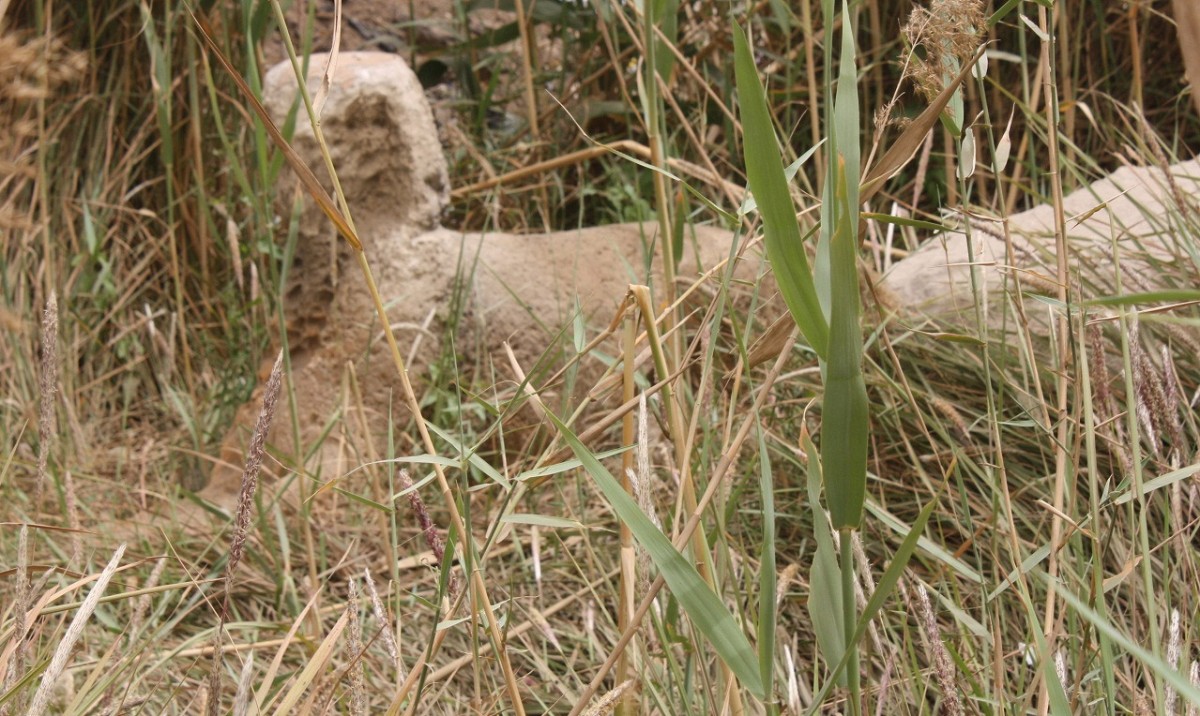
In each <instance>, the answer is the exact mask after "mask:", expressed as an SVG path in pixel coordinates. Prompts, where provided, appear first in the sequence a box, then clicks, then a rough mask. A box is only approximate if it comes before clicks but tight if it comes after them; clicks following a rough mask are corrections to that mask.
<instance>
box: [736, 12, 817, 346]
mask: <svg viewBox="0 0 1200 716" xmlns="http://www.w3.org/2000/svg"><path fill="white" fill-rule="evenodd" d="M733 49H734V62H733V64H734V72H735V74H736V77H737V89H738V106H739V108H740V109H741V115H742V127H743V131H744V136H743V138H742V145H743V146H742V151H743V153H744V156H745V160H746V179H747V181H748V182H749V184H750V191H752V192H753V193H754V197H755V201H756V202H757V204H758V210H759V213H760V214H761V215H762V221H763V239H764V241H765V243H766V246H767V258H769V259H770V261H771V267H772V268H773V269H774V271H775V278H776V281H777V282H778V284H779V292H780V293H781V294H783V299H784V302H785V303H787V307H788V311H790V312H791V314H792V317H793V318H794V319H795V320H796V325H797V326H799V327H800V332H801V333H803V334H804V338H805V339H806V340H807V341H808V342H809V344H810V345H811V346H812V347H813V350H815V351H816V352H817V355H818V356H822V357H823V356H825V354H826V352H827V351H828V348H829V326H828V325H827V324H826V322H825V315H824V314H823V313H822V311H821V304H820V302H819V301H818V300H817V291H816V287H815V286H814V285H813V277H812V270H811V269H810V268H809V264H808V255H807V254H806V253H805V251H804V244H803V243H802V242H801V240H800V225H799V223H798V222H797V221H796V213H795V207H794V206H793V205H792V196H791V194H790V193H789V192H788V186H787V179H786V178H784V174H783V159H782V157H781V156H780V154H779V145H778V144H777V141H776V137H775V128H774V127H773V126H772V124H771V117H770V114H768V112H767V100H766V96H765V95H764V93H763V88H762V84H761V83H760V82H759V80H758V71H757V70H756V69H755V67H754V59H753V57H752V56H751V54H750V47H749V44H748V43H747V41H746V34H745V33H744V32H743V31H742V28H741V27H739V26H738V25H736V24H735V25H734V28H733Z"/></svg>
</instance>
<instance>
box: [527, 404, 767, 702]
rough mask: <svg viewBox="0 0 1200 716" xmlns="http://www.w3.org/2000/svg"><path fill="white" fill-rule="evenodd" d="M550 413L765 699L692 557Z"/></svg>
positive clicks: (748, 653) (698, 618)
mask: <svg viewBox="0 0 1200 716" xmlns="http://www.w3.org/2000/svg"><path fill="white" fill-rule="evenodd" d="M546 415H547V417H548V418H549V419H550V421H551V422H553V423H554V426H555V427H556V428H557V429H558V431H559V434H560V435H562V437H563V440H564V441H565V442H566V443H567V445H569V446H570V448H571V450H572V451H573V452H574V453H575V457H577V458H579V461H580V462H581V463H583V467H584V469H585V470H587V472H588V474H589V475H591V477H592V479H593V480H595V482H596V485H597V487H599V488H600V491H601V492H602V493H603V494H604V498H605V499H606V500H608V503H609V504H610V505H612V508H613V511H614V512H616V513H617V517H619V518H620V519H621V521H622V522H624V523H625V524H626V525H627V526H628V527H629V529H630V531H631V532H632V533H633V536H634V538H635V539H636V540H637V541H638V543H639V544H641V545H642V547H643V548H645V550H646V552H647V553H648V554H649V555H650V559H651V560H653V561H654V564H655V566H656V567H658V569H659V571H660V572H661V573H662V576H663V579H664V580H665V581H666V583H667V587H669V588H670V590H671V593H672V594H674V595H675V599H676V600H677V601H678V602H679V605H680V606H681V607H683V610H684V611H685V612H686V613H687V615H688V617H689V618H690V619H691V620H692V624H694V625H695V627H696V629H698V630H699V631H700V633H701V634H703V635H704V637H705V638H706V639H708V641H709V643H710V644H712V647H713V650H714V651H716V652H717V656H719V657H720V658H721V660H722V661H724V662H725V663H726V664H727V665H728V666H729V668H730V670H731V671H733V673H734V674H735V675H736V676H737V678H738V680H739V681H741V683H742V685H743V686H745V687H746V689H748V690H749V691H750V693H752V694H754V695H755V696H756V697H758V698H760V699H763V698H766V691H765V689H764V688H763V682H762V678H761V677H760V676H759V665H758V658H757V655H756V654H755V652H754V649H753V648H751V646H750V641H749V640H748V639H747V638H746V635H745V634H744V633H743V632H742V629H741V627H739V626H738V624H737V622H736V621H735V620H734V618H733V615H732V614H730V613H729V610H728V609H726V608H725V605H724V604H723V603H722V602H721V599H720V597H718V596H717V595H716V594H714V593H713V591H712V590H711V589H709V587H708V585H707V584H705V583H704V580H703V579H702V578H701V577H700V573H699V572H697V571H696V566H695V565H694V564H693V563H692V561H691V560H689V559H687V558H685V557H684V556H683V555H682V554H680V552H679V550H677V549H675V546H674V545H673V544H671V541H670V540H669V539H667V537H666V535H664V534H663V533H662V531H661V530H659V529H658V528H657V527H655V526H654V523H653V522H651V521H650V518H648V517H646V515H645V513H644V512H642V510H641V508H640V507H638V505H637V503H636V502H634V500H633V498H632V497H630V496H629V494H628V493H627V492H625V490H623V489H621V484H620V483H619V482H618V481H617V479H616V478H615V477H613V476H612V474H611V473H609V471H608V470H607V469H606V468H605V467H604V466H603V465H601V464H600V461H599V460H597V459H596V457H595V456H594V455H593V454H592V452H591V451H590V450H588V449H587V447H586V446H584V444H583V443H582V442H580V441H579V438H577V437H576V436H575V434H574V433H573V432H571V430H570V429H569V428H568V427H567V426H566V425H565V424H564V423H563V422H562V421H561V420H559V419H558V417H557V416H555V415H553V414H552V413H547V414H546Z"/></svg>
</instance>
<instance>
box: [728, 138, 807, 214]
mask: <svg viewBox="0 0 1200 716" xmlns="http://www.w3.org/2000/svg"><path fill="white" fill-rule="evenodd" d="M824 145H825V140H824V139H822V140H821V141H819V142H817V143H816V144H815V145H813V146H811V147H809V148H808V151H806V152H805V153H803V154H801V155H800V156H799V157H797V158H796V161H794V162H792V163H791V164H789V165H787V168H786V169H784V170H783V176H784V178H785V179H787V181H788V183H789V184H790V183H792V181H794V180H795V179H796V174H797V173H798V172H799V171H800V167H802V166H804V165H805V164H806V163H807V162H808V160H809V159H812V156H813V155H814V154H816V153H817V150H818V149H820V148H821V147H822V146H824ZM757 208H758V201H756V200H755V199H754V193H753V192H750V193H748V194H747V195H746V200H745V201H743V202H742V205H741V206H740V207H738V214H740V215H742V216H745V215H746V214H749V213H750V212H752V211H754V210H755V209H757Z"/></svg>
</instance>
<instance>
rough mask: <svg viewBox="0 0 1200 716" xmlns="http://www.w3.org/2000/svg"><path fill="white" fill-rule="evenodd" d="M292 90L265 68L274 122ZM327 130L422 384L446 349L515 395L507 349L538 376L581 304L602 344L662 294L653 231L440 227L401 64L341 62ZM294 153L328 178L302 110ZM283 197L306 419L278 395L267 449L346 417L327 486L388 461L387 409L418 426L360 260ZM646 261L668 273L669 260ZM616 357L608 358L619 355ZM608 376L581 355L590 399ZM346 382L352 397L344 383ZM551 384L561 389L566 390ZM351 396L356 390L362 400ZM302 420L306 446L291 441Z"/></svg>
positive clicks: (695, 247)
mask: <svg viewBox="0 0 1200 716" xmlns="http://www.w3.org/2000/svg"><path fill="white" fill-rule="evenodd" d="M324 62H325V60H324V57H323V56H314V57H313V58H312V60H311V64H310V67H311V68H312V69H311V71H310V83H309V88H310V91H312V92H315V91H316V88H317V86H318V84H319V81H320V75H321V73H322V72H323V68H324ZM295 93H296V87H295V81H294V79H293V75H292V73H291V68H290V66H288V65H282V66H278V67H276V68H274V69H272V70H271V71H270V72H269V73H268V74H267V81H266V85H265V92H264V94H265V96H266V98H267V106H268V108H269V110H270V111H271V113H272V114H273V115H274V117H275V119H276V121H277V122H282V121H283V120H284V119H285V118H286V115H287V113H288V111H289V109H290V107H291V104H292V102H293V100H294V97H295ZM322 127H323V130H324V134H325V137H326V140H327V142H328V144H329V148H330V153H331V154H332V156H333V158H334V165H335V167H336V169H337V171H338V174H339V177H340V179H341V183H342V187H343V189H344V190H345V192H346V196H347V200H348V202H349V204H350V209H351V213H352V215H353V217H354V220H355V222H356V225H357V228H358V231H359V234H360V236H361V238H362V241H363V244H364V246H365V249H366V255H367V257H368V258H369V260H370V262H371V266H372V272H373V275H374V276H375V279H376V282H377V284H378V286H379V288H380V291H381V292H382V297H383V303H384V305H385V307H386V310H387V314H388V321H389V323H390V324H391V325H392V327H393V329H394V331H395V333H396V336H397V340H398V341H399V344H400V349H401V352H402V354H403V355H404V356H405V358H406V359H407V360H408V363H409V373H410V375H411V377H412V379H413V382H414V383H416V384H417V385H418V390H419V389H420V385H421V384H422V383H423V382H425V381H424V378H425V377H426V374H427V370H428V367H429V366H430V365H431V363H433V362H434V361H435V359H436V358H437V357H438V356H439V355H440V354H441V353H442V351H443V350H444V349H445V348H446V346H448V345H450V342H451V341H453V345H454V350H455V361H456V364H457V367H458V369H459V370H460V371H461V372H462V373H467V372H469V371H471V370H472V369H473V368H474V367H479V368H481V369H482V370H483V371H485V372H483V373H482V374H483V375H495V380H496V381H497V382H499V383H500V386H499V387H498V388H497V390H500V391H504V390H512V389H513V388H514V387H515V386H516V385H517V382H518V381H516V380H515V379H514V375H513V372H512V371H511V369H510V368H509V361H508V359H507V357H506V354H505V352H504V350H503V347H504V344H505V343H508V344H510V345H511V346H512V348H513V351H514V353H515V355H516V357H517V360H518V362H519V363H520V365H521V367H522V368H523V369H524V370H525V371H527V372H531V371H533V369H534V367H535V365H536V364H538V361H539V359H541V358H542V352H543V351H544V350H545V349H546V348H547V347H548V346H551V345H556V344H557V345H562V344H564V341H562V340H561V339H562V336H561V335H560V331H561V329H562V328H563V326H568V333H567V334H566V335H567V337H568V340H566V341H565V344H566V345H570V343H571V341H570V340H569V338H570V336H571V333H570V332H569V331H570V328H569V327H570V324H571V322H572V321H573V320H574V315H575V306H576V301H577V300H578V305H579V306H580V309H581V311H582V315H583V320H584V324H585V325H586V326H588V328H589V335H595V332H596V331H597V330H598V329H599V328H602V327H604V326H607V325H608V323H609V322H610V321H611V320H612V318H613V316H614V312H615V311H616V309H617V307H618V305H619V303H620V301H621V299H622V298H623V297H624V295H625V293H626V291H627V290H628V286H629V285H630V284H631V283H647V282H650V283H651V285H659V286H661V285H662V279H661V277H658V276H656V275H655V276H650V275H647V271H646V269H645V268H644V267H645V266H646V265H648V262H647V261H646V259H645V257H646V255H647V251H648V250H650V249H651V247H653V246H657V245H660V240H659V239H657V238H656V237H655V233H656V231H657V228H656V226H654V225H650V224H646V225H641V224H621V225H615V226H604V227H596V228H589V229H581V230H578V231H564V232H558V233H552V234H533V235H514V234H500V233H497V234H485V235H480V234H462V233H461V232H457V231H452V230H449V229H444V228H440V227H439V226H438V224H437V219H438V216H439V215H440V213H441V210H442V207H443V206H444V204H445V201H446V195H447V187H448V182H447V180H446V164H445V160H444V158H443V157H442V155H441V147H440V145H439V143H438V140H437V136H436V132H435V130H434V126H433V120H432V117H431V115H430V111H429V105H428V103H427V101H426V99H425V96H424V95H423V94H422V93H421V88H420V86H419V83H418V82H417V80H416V78H415V77H414V76H413V75H412V73H411V72H410V71H409V70H408V68H407V67H406V66H405V65H404V62H403V60H401V59H400V58H398V57H397V56H395V55H388V54H383V53H343V54H342V55H340V56H339V58H338V64H337V70H336V74H335V75H334V80H333V85H332V89H331V90H330V93H329V98H328V101H327V102H326V104H325V108H324V112H323V114H322ZM294 146H295V148H296V150H297V152H298V153H299V154H300V156H301V157H302V158H303V160H304V161H305V162H306V163H307V164H308V166H309V167H310V168H312V169H313V171H314V172H315V173H316V174H317V176H319V177H320V176H324V174H325V172H324V170H323V169H322V167H324V161H323V160H322V159H321V157H320V153H319V151H318V148H317V144H316V141H315V139H314V138H313V135H312V132H311V129H309V128H308V123H307V119H306V118H305V117H304V116H303V115H301V116H300V118H299V119H298V120H297V130H296V134H295V140H294ZM276 198H277V201H278V204H279V209H280V214H281V215H282V216H289V215H290V210H289V207H290V206H291V205H292V204H293V202H294V201H296V200H297V199H299V200H300V201H302V202H303V205H304V209H303V211H302V217H301V219H300V223H299V232H300V236H299V241H298V243H297V247H296V254H295V258H294V261H293V265H292V270H291V273H290V278H289V282H288V285H287V287H286V292H285V297H284V305H283V309H284V313H285V316H286V320H287V330H288V339H289V347H290V349H291V356H292V372H291V376H290V377H291V383H292V386H293V387H294V390H295V396H296V411H297V412H296V415H295V416H292V415H291V414H290V411H291V405H290V402H289V401H286V400H284V401H280V411H279V414H277V415H276V418H275V427H274V428H273V429H272V432H271V436H270V439H269V443H270V444H272V445H273V446H275V448H276V449H278V450H280V451H281V452H282V453H284V454H290V455H296V454H298V452H299V450H298V448H303V449H305V450H307V449H308V448H309V447H310V446H312V445H314V444H315V443H316V442H318V441H319V440H321V439H322V433H323V431H325V429H326V427H327V426H328V425H330V424H331V418H332V417H334V416H335V415H336V414H337V412H338V411H339V410H341V411H342V412H343V415H344V419H343V420H341V421H337V422H336V425H337V428H336V430H335V432H334V433H333V434H331V435H328V436H325V438H324V443H323V445H324V446H323V447H322V448H321V449H320V450H319V452H318V453H317V455H316V459H315V460H313V461H311V462H310V463H309V464H308V466H307V467H308V469H309V471H310V473H317V472H318V471H319V474H320V477H321V479H329V478H331V477H334V476H337V475H342V474H345V473H347V472H349V471H350V470H352V469H353V468H355V467H357V466H358V465H360V464H362V462H364V461H367V460H373V459H378V458H379V456H380V455H379V451H380V449H382V447H383V446H384V445H386V442H385V438H384V437H383V434H384V432H385V431H386V428H387V425H388V415H389V411H390V412H391V414H392V415H393V418H394V421H395V423H397V424H399V425H404V424H406V423H407V420H408V412H407V410H405V409H404V407H403V397H402V395H401V393H400V381H399V378H398V375H397V371H396V368H395V365H394V363H393V360H392V356H391V351H390V350H389V349H388V347H387V345H386V343H385V341H384V337H383V331H382V329H381V326H380V323H379V319H378V317H377V315H376V312H375V307H374V303H373V301H372V298H371V296H370V294H369V292H368V291H367V288H366V285H365V281H364V279H363V276H362V272H361V270H360V268H359V266H358V265H357V263H358V262H357V259H356V257H355V255H354V252H353V251H352V250H351V249H350V248H349V246H348V245H347V244H346V242H345V241H344V240H342V239H340V238H339V237H338V236H337V234H336V232H335V231H334V229H333V228H332V226H331V225H330V223H329V221H328V220H327V219H326V218H325V217H324V216H323V215H322V214H321V212H320V210H319V209H317V208H316V207H315V206H314V205H313V202H312V201H311V200H310V199H308V198H307V196H305V195H304V194H303V192H302V191H300V190H297V188H296V182H295V179H294V178H289V179H288V180H286V181H283V182H281V184H280V187H279V192H278V195H277V197H276ZM686 238H687V240H686V241H685V256H684V258H683V261H682V262H681V266H680V269H679V276H680V277H681V278H683V279H685V280H686V279H688V278H692V279H694V278H696V277H697V276H698V275H699V273H700V271H702V270H704V269H708V268H712V267H713V266H715V265H716V264H717V263H718V262H720V261H722V260H723V259H725V258H727V257H728V255H729V251H730V244H731V242H732V241H733V240H734V237H733V235H732V234H731V233H730V232H728V231H723V230H719V229H713V228H707V227H696V228H695V229H694V230H692V233H690V234H689V235H688V236H687V237H686ZM759 261H760V259H759V257H758V256H757V255H755V256H753V257H750V258H748V259H746V260H745V261H744V262H742V263H743V265H742V267H741V270H740V272H739V275H740V276H742V277H753V276H754V275H756V274H757V273H758V270H759ZM649 263H650V264H653V265H655V266H657V265H658V264H659V261H658V260H657V258H656V259H655V260H654V261H652V262H649ZM452 330H453V331H454V332H453V335H451V331H452ZM614 348H615V346H609V347H607V352H608V353H609V354H610V355H611V354H612V353H613V352H614ZM563 358H564V356H563V355H558V356H551V357H550V359H549V360H548V361H547V362H546V364H545V365H552V366H554V367H558V366H560V365H561V364H562V361H563ZM602 368H603V363H602V362H601V361H600V360H599V359H598V358H595V357H592V358H588V359H585V361H584V362H583V364H582V365H581V369H580V370H581V375H582V376H584V380H582V381H581V383H580V384H578V385H576V386H575V389H576V390H577V391H578V392H579V393H582V392H584V391H586V390H588V388H590V387H591V385H590V384H587V383H588V382H587V380H586V377H587V376H593V377H594V376H596V375H598V374H599V373H600V371H601V369H602ZM351 373H353V376H354V381H353V383H354V384H357V390H353V389H350V388H349V386H350V385H351V384H352V382H351V380H350V375H351ZM543 375H545V374H543ZM264 377H265V376H264ZM538 385H539V386H540V385H541V383H540V382H539V383H538ZM550 390H551V391H552V392H555V391H559V392H560V394H561V391H562V390H564V386H562V385H558V386H551V387H550ZM355 396H361V403H360V402H359V400H358V399H357V398H356V397H355ZM257 411H258V396H256V397H255V399H253V400H251V401H250V402H249V403H247V404H246V405H244V406H243V407H242V409H241V410H240V411H239V414H238V416H237V419H236V421H235V422H236V425H235V427H234V429H233V430H231V431H230V433H229V434H228V435H227V437H226V439H225V441H224V442H223V444H222V449H221V459H222V461H223V462H222V463H219V464H218V465H217V466H216V467H215V468H214V470H213V472H212V474H211V479H210V483H209V485H208V486H207V487H206V488H205V489H204V490H203V491H202V493H201V494H202V495H203V496H204V497H206V498H207V499H209V500H210V501H212V502H214V503H217V504H220V505H223V506H225V507H231V506H232V504H233V501H234V499H235V497H236V495H237V492H238V483H239V482H240V466H241V463H242V461H243V457H242V456H243V454H244V449H245V445H246V444H247V439H248V434H249V428H250V427H251V426H252V425H253V424H254V418H255V416H256V414H257ZM293 417H294V418H295V421H296V424H298V425H299V426H300V431H301V435H300V437H301V442H302V445H301V446H296V445H293V440H292V430H291V426H292V424H293ZM339 431H341V432H339ZM350 433H354V434H352V435H351V434H350ZM367 438H370V439H373V440H375V443H374V447H375V449H374V451H373V452H374V454H368V453H369V452H371V451H370V450H365V448H366V439H367ZM267 469H268V470H270V464H268V466H267Z"/></svg>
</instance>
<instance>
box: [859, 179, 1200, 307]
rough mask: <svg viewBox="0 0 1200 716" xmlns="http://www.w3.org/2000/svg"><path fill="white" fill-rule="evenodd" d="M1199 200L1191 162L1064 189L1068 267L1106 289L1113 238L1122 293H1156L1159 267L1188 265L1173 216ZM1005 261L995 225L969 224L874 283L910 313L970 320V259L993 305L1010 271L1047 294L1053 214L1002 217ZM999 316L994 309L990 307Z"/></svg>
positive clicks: (1184, 232)
mask: <svg viewBox="0 0 1200 716" xmlns="http://www.w3.org/2000/svg"><path fill="white" fill-rule="evenodd" d="M1197 196H1200V162H1197V161H1195V160H1193V161H1186V162H1181V163H1179V164H1175V165H1173V166H1171V167H1170V180H1168V177H1167V173H1166V171H1165V170H1164V169H1163V168H1160V167H1125V168H1122V169H1119V170H1117V171H1116V172H1114V173H1112V174H1111V175H1109V176H1108V177H1105V178H1104V179H1101V180H1100V181H1097V182H1094V183H1092V184H1090V185H1088V186H1085V187H1083V188H1081V189H1079V190H1077V191H1075V192H1072V193H1071V194H1069V195H1068V196H1066V197H1064V199H1063V211H1064V214H1065V216H1066V218H1067V240H1068V245H1069V251H1070V262H1071V266H1072V270H1073V271H1074V270H1076V269H1080V268H1081V269H1082V274H1083V276H1084V279H1085V281H1087V282H1088V283H1089V286H1090V287H1091V290H1092V292H1093V295H1094V296H1099V295H1104V294H1107V293H1114V292H1115V290H1116V289H1115V284H1116V277H1115V267H1114V264H1113V260H1112V255H1113V245H1114V244H1113V242H1114V240H1115V241H1116V246H1117V247H1118V251H1119V255H1120V256H1121V257H1122V261H1121V279H1122V286H1123V289H1124V292H1136V291H1148V290H1151V289H1152V288H1155V287H1161V285H1162V282H1161V278H1160V276H1161V273H1162V270H1163V268H1164V267H1165V266H1168V265H1172V264H1175V263H1176V262H1178V261H1184V260H1186V261H1191V258H1189V257H1188V252H1190V251H1191V250H1192V248H1191V246H1192V245H1193V244H1194V237H1192V236H1190V235H1189V233H1190V229H1188V228H1186V226H1185V224H1184V222H1183V221H1182V217H1181V215H1180V213H1179V212H1180V211H1181V209H1180V208H1179V207H1180V206H1181V205H1182V206H1183V207H1184V208H1183V209H1182V210H1183V211H1194V209H1190V208H1188V207H1195V206H1196V202H1195V197H1197ZM1009 227H1010V232H1011V236H1012V244H1013V254H1014V255H1013V261H1012V262H1011V263H1010V262H1009V260H1008V259H1007V252H1006V250H1005V240H1004V226H1003V224H1001V223H1000V222H998V221H985V220H983V219H979V218H975V217H973V218H971V219H970V224H969V228H970V231H971V242H970V243H968V240H967V235H966V231H964V230H958V231H950V232H946V233H944V234H943V235H941V236H935V237H933V238H931V239H930V240H929V241H927V242H926V243H925V244H923V245H922V246H921V248H920V249H918V250H917V251H915V252H914V253H913V254H911V255H910V256H908V257H907V258H905V259H903V260H901V261H899V262H897V263H896V264H895V265H894V266H893V267H892V269H891V270H890V271H889V272H888V273H887V274H886V275H885V276H884V277H883V280H882V282H881V283H882V286H883V287H884V288H885V289H886V290H888V291H890V292H891V293H893V294H894V295H896V296H897V297H898V298H899V303H898V305H900V306H903V307H905V310H906V311H909V312H910V313H913V314H920V313H924V314H927V315H931V316H934V317H937V318H940V319H943V320H948V321H963V322H965V323H966V324H967V325H970V324H971V323H973V322H974V298H973V293H972V287H971V277H970V267H971V265H972V262H974V264H975V265H977V266H978V267H979V277H980V279H981V287H982V288H983V291H984V292H985V293H987V294H988V295H989V299H991V300H994V299H996V298H998V292H999V291H1000V290H1001V289H1002V288H1003V286H1004V280H1005V277H1006V275H1008V274H1009V273H1010V271H1011V268H1012V266H1011V264H1015V268H1016V269H1018V270H1019V272H1020V274H1019V275H1020V277H1021V280H1022V282H1023V284H1024V287H1025V288H1026V289H1027V290H1033V291H1036V292H1041V293H1046V294H1048V295H1054V281H1055V276H1056V275H1057V263H1056V262H1057V259H1056V253H1055V245H1054V208H1053V206H1051V205H1049V204H1043V205H1040V206H1037V207H1035V208H1033V209H1031V210H1029V211H1025V212H1022V213H1020V214H1016V215H1014V216H1012V217H1011V218H1010V219H1009ZM995 314H996V315H998V314H999V307H998V306H996V307H995Z"/></svg>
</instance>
